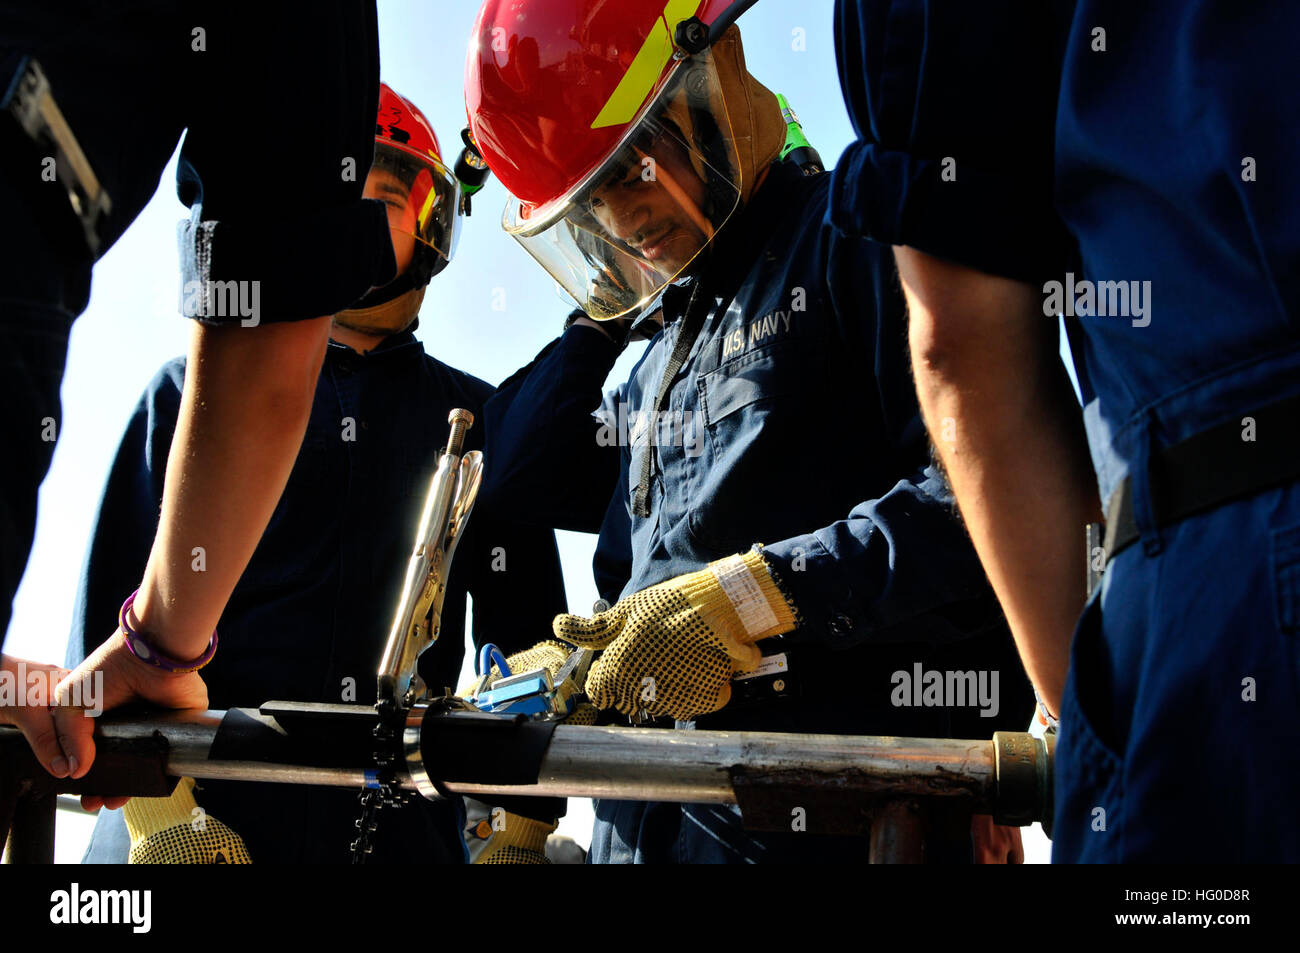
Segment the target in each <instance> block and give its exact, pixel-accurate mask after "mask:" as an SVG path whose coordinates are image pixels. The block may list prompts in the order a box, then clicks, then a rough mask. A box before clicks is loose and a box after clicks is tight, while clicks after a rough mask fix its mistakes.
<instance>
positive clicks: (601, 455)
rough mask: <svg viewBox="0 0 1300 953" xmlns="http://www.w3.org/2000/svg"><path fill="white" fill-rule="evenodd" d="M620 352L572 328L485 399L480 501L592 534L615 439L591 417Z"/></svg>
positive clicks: (613, 472)
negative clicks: (484, 467)
mask: <svg viewBox="0 0 1300 953" xmlns="http://www.w3.org/2000/svg"><path fill="white" fill-rule="evenodd" d="M619 353H620V348H619V347H618V345H617V344H615V343H614V342H613V341H611V340H609V338H607V337H606V336H605V335H604V334H602V333H601V332H600V331H597V330H596V329H595V328H589V327H583V326H581V325H575V326H573V327H571V328H569V330H568V331H566V332H565V333H564V334H563V336H561V337H560V338H558V339H556V340H555V341H553V342H551V344H549V345H547V347H546V349H545V350H543V351H542V353H541V354H539V355H538V356H537V357H536V358H535V359H534V360H533V362H532V363H531V364H529V365H528V366H527V367H524V368H522V369H521V370H519V371H518V372H516V373H515V374H513V375H511V376H510V377H509V378H507V379H506V380H505V381H503V382H502V384H501V386H500V387H499V388H498V389H497V393H496V394H495V395H494V396H493V397H492V399H491V400H489V401H488V402H487V405H486V407H484V410H483V413H484V417H485V428H486V429H485V431H484V432H485V435H486V436H485V441H486V443H485V445H484V448H483V456H484V460H485V466H486V471H485V473H484V476H483V488H482V491H481V492H482V497H483V500H484V502H485V503H487V505H489V506H490V507H492V508H493V509H499V508H501V507H502V506H505V507H506V508H507V509H508V510H509V511H510V512H511V514H512V518H514V519H517V520H519V521H520V522H529V523H533V524H535V525H538V526H545V527H548V528H555V529H565V530H573V531H576V532H580V533H594V532H597V531H598V530H599V529H600V526H601V521H602V520H603V518H604V516H605V509H606V504H607V503H608V501H609V498H610V494H612V493H613V491H614V486H615V481H616V480H617V478H618V469H619V457H618V440H617V435H616V434H614V433H612V432H611V430H610V428H609V427H608V426H606V425H604V424H602V422H601V421H599V420H597V419H596V417H595V416H594V415H595V413H596V411H597V410H598V409H599V408H600V407H601V406H602V401H603V400H604V386H605V378H606V377H608V376H609V371H610V368H612V367H613V366H614V362H615V361H616V360H618V356H619Z"/></svg>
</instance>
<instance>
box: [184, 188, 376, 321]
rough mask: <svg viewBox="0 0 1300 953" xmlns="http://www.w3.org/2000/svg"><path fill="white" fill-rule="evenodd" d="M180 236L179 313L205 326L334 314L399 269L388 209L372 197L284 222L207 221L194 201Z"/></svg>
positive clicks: (201, 207)
mask: <svg viewBox="0 0 1300 953" xmlns="http://www.w3.org/2000/svg"><path fill="white" fill-rule="evenodd" d="M271 218H272V215H271V212H270V210H268V214H267V219H268V220H270V219H271ZM177 239H178V244H179V247H180V258H181V312H182V313H183V314H184V315H185V316H186V317H190V318H195V319H196V320H198V321H201V322H203V323H204V324H213V325H232V324H238V325H241V326H243V327H256V326H257V325H259V324H262V323H272V322H283V321H302V320H307V319H309V318H317V317H322V316H324V315H332V314H335V313H337V312H339V311H342V310H344V309H345V308H347V307H348V305H350V304H352V303H353V302H354V301H356V300H357V299H358V298H360V297H362V296H363V295H364V294H365V293H366V292H367V291H369V290H370V289H371V288H373V287H379V286H381V285H385V284H387V283H388V282H389V281H391V280H392V279H393V277H394V275H395V273H396V270H397V265H396V262H395V260H394V258H393V245H392V240H391V238H390V237H389V230H388V215H387V213H386V211H385V210H384V206H383V203H381V202H376V201H373V200H370V199H359V200H358V201H356V202H353V203H351V204H349V205H345V206H341V207H335V208H329V209H324V210H321V211H318V212H316V213H314V214H310V215H306V216H299V217H296V218H294V219H292V220H291V221H286V222H285V223H284V224H283V226H282V227H270V226H269V225H268V221H262V220H259V221H256V222H252V221H229V220H220V221H218V220H206V221H205V220H204V219H203V206H202V205H200V204H196V205H195V206H194V208H193V210H192V212H191V214H190V217H189V218H188V219H185V220H183V221H181V222H180V224H179V225H178V227H177Z"/></svg>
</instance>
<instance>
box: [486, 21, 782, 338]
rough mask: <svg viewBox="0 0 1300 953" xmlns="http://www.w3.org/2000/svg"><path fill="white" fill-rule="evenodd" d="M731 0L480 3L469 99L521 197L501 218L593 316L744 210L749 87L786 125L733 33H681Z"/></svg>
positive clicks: (638, 300) (685, 259) (642, 298)
mask: <svg viewBox="0 0 1300 953" xmlns="http://www.w3.org/2000/svg"><path fill="white" fill-rule="evenodd" d="M730 6H731V4H730V3H729V2H727V0H667V2H665V0H619V2H617V3H615V2H612V0H486V3H484V5H483V8H482V10H481V11H480V12H479V17H478V21H477V23H476V25H475V29H474V35H473V37H472V39H471V43H470V49H469V54H468V59H467V62H466V76H465V105H466V110H467V112H468V115H469V123H470V129H471V132H472V134H473V137H474V141H475V142H476V144H477V145H478V148H479V150H480V152H481V154H482V156H483V158H484V159H485V160H486V161H487V164H488V167H489V168H490V169H491V170H492V172H493V173H494V174H495V175H496V177H497V178H498V179H499V180H500V181H501V183H502V184H503V185H504V186H505V187H506V189H507V191H509V192H510V194H511V196H512V197H513V200H512V201H511V202H510V203H509V204H508V205H507V208H506V213H505V217H504V219H503V225H504V226H505V228H506V230H507V231H508V232H509V233H510V234H511V235H513V236H514V237H515V238H516V239H518V240H519V241H520V243H521V244H523V246H524V247H525V248H526V249H527V250H528V251H529V252H530V253H531V254H532V255H533V256H534V257H535V258H537V260H538V261H539V262H540V263H541V264H542V266H543V267H545V268H546V269H547V270H548V271H549V272H550V273H551V274H552V276H553V277H555V279H556V280H557V281H558V282H559V283H560V285H561V286H562V287H564V288H565V290H566V291H568V292H569V294H571V295H572V296H573V297H574V298H575V299H576V300H577V301H578V303H579V304H580V305H581V306H582V307H583V308H584V309H585V310H586V311H587V313H588V314H590V315H591V316H592V317H595V318H611V317H616V316H618V315H620V314H624V313H627V312H628V311H630V310H632V309H633V308H635V307H637V306H638V305H641V304H644V303H645V302H646V301H648V300H649V299H650V298H652V297H653V296H654V295H655V294H656V293H657V292H658V290H660V289H661V288H662V287H663V286H664V285H665V284H667V283H668V282H669V281H671V280H673V279H674V278H676V277H677V276H678V275H680V274H682V273H683V272H685V271H686V270H687V268H688V267H689V265H690V263H691V262H692V261H693V260H694V258H695V257H696V255H698V253H699V252H700V251H701V250H702V249H703V247H704V246H706V245H707V244H708V242H709V241H710V240H711V239H712V237H713V235H714V234H715V233H716V231H717V230H718V229H719V228H721V226H722V224H723V223H724V222H725V221H726V220H727V218H729V217H730V215H731V214H732V213H733V212H734V210H735V209H736V207H737V206H738V205H739V203H740V200H741V196H742V194H745V191H744V190H745V187H746V185H748V184H750V183H747V182H746V181H745V177H746V175H752V173H753V169H752V165H753V163H752V161H750V160H752V158H753V156H752V155H742V154H741V153H742V152H744V151H746V150H752V146H751V145H750V144H749V141H748V140H749V139H751V138H752V136H751V135H750V133H749V131H748V128H746V129H745V130H736V131H733V124H734V123H735V121H736V120H737V119H738V118H739V120H740V121H741V122H743V123H745V124H746V125H747V127H748V125H749V124H750V123H751V122H752V118H753V116H752V114H753V111H754V108H755V105H756V100H757V99H761V98H762V96H761V95H760V94H757V93H755V89H756V90H758V91H761V92H762V93H766V96H767V97H770V103H768V102H766V101H764V102H762V103H761V104H758V105H761V106H762V107H763V109H764V110H765V111H766V112H769V113H770V114H771V116H772V117H774V118H775V121H776V122H777V123H778V126H777V129H778V134H779V133H780V129H781V127H780V125H779V122H780V110H779V107H778V106H776V100H775V97H774V96H772V95H771V94H770V93H768V92H767V91H766V90H763V88H762V87H761V86H758V84H757V83H752V87H751V86H750V81H752V77H748V74H747V73H746V72H745V70H744V59H743V54H742V53H741V52H740V43H739V34H738V31H736V30H734V29H732V30H730V31H728V32H727V34H726V36H725V39H726V42H725V43H724V42H723V41H721V40H720V41H719V42H717V43H716V44H715V45H714V47H713V48H709V46H708V44H707V41H706V38H707V31H706V30H703V29H700V28H699V27H698V26H697V27H696V28H695V29H696V34H695V38H696V39H697V40H698V42H697V43H694V44H692V45H693V46H694V47H695V52H690V51H688V50H686V49H683V48H682V46H679V45H678V42H677V39H678V36H679V34H678V27H679V25H680V24H683V23H687V22H688V21H690V20H691V19H692V18H696V19H698V20H699V21H700V22H701V23H702V24H703V25H704V26H708V25H710V24H712V23H713V22H714V21H715V19H716V18H718V17H719V16H720V15H721V14H722V13H723V12H724V11H726V10H727V9H728V8H729V7H730ZM724 47H725V49H724ZM740 132H743V135H738V133H740ZM738 139H740V140H742V146H741V148H740V149H738V148H737V141H738ZM776 148H777V150H778V151H779V148H780V142H778V143H777V146H776ZM769 161H770V160H769ZM746 166H749V167H750V168H748V169H746Z"/></svg>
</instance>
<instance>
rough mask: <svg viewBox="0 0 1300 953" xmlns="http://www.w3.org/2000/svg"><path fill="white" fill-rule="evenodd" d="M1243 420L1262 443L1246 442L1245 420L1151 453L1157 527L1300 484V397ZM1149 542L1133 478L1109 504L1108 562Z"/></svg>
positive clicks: (1153, 513) (1127, 479) (1246, 414)
mask: <svg viewBox="0 0 1300 953" xmlns="http://www.w3.org/2000/svg"><path fill="white" fill-rule="evenodd" d="M1241 416H1242V417H1248V418H1251V419H1252V420H1253V421H1254V428H1253V432H1252V436H1255V435H1259V436H1261V437H1262V439H1252V440H1247V439H1243V426H1244V425H1243V424H1242V423H1241V421H1240V418H1237V419H1233V420H1228V421H1225V422H1224V423H1222V424H1219V425H1217V426H1214V427H1211V428H1210V429H1208V430H1203V431H1201V432H1200V433H1198V434H1196V435H1195V436H1193V437H1188V438H1187V439H1186V440H1183V441H1181V442H1179V443H1175V444H1172V445H1170V446H1168V447H1161V448H1159V449H1153V450H1152V451H1151V459H1150V464H1149V467H1148V471H1147V472H1148V475H1149V480H1150V486H1151V516H1152V522H1153V523H1154V525H1155V527H1156V528H1158V529H1159V528H1163V527H1165V526H1168V525H1170V524H1172V523H1176V522H1178V521H1179V520H1182V519H1186V518H1187V517H1188V516H1192V515H1193V514H1195V513H1200V512H1203V511H1205V510H1211V509H1214V508H1215V507H1216V506H1220V505H1221V504H1223V503H1227V502H1228V501H1230V500H1234V499H1238V498H1240V497H1245V496H1251V495H1253V494H1255V493H1258V492H1260V491H1261V490H1266V489H1268V488H1270V487H1273V486H1277V485H1279V484H1282V483H1287V482H1289V481H1291V480H1295V479H1297V478H1300V441H1297V440H1296V434H1297V432H1300V428H1297V422H1298V421H1300V394H1297V395H1295V396H1293V397H1288V398H1286V399H1285V400H1280V401H1278V402H1277V403H1274V404H1269V405H1268V406H1266V407H1262V408H1260V409H1259V410H1254V411H1245V412H1243V413H1242V415H1241ZM1141 535H1142V533H1141V531H1140V530H1139V529H1138V525H1137V518H1136V516H1135V514H1134V511H1133V478H1132V477H1131V476H1127V477H1125V478H1124V480H1123V482H1122V483H1120V485H1119V486H1118V487H1116V489H1115V492H1114V493H1112V494H1111V497H1110V501H1109V502H1108V503H1107V504H1106V540H1105V543H1104V547H1105V552H1106V560H1107V562H1109V561H1110V560H1111V559H1113V558H1114V557H1115V556H1116V555H1117V554H1118V553H1120V552H1122V551H1123V550H1124V549H1125V548H1126V547H1128V546H1129V545H1131V544H1132V543H1133V542H1135V541H1136V540H1137V539H1138V538H1139V537H1140V536H1141Z"/></svg>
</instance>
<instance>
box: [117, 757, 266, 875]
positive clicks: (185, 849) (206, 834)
mask: <svg viewBox="0 0 1300 953" xmlns="http://www.w3.org/2000/svg"><path fill="white" fill-rule="evenodd" d="M122 814H123V816H124V818H125V819H126V829H127V832H128V833H129V834H130V835H131V855H130V859H129V860H128V863H132V864H251V863H252V860H251V858H249V856H248V848H247V847H245V846H244V840H243V838H241V837H240V836H239V835H238V834H236V833H235V832H234V831H232V830H231V829H230V828H229V827H227V826H226V825H225V824H222V823H221V822H220V821H219V820H217V819H216V818H215V817H212V816H211V815H209V814H207V813H206V812H205V811H204V810H203V809H202V808H201V807H199V806H198V804H197V803H196V802H195V800H194V779H193V778H181V780H180V783H179V784H177V785H176V790H175V791H173V792H172V795H171V797H136V798H132V799H131V800H130V801H129V802H127V805H126V807H124V808H122Z"/></svg>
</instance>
